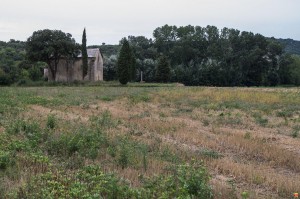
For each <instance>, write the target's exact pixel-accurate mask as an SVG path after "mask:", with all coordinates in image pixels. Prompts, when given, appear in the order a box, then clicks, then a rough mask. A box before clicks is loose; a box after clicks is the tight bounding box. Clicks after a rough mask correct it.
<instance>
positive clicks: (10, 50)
mask: <svg viewBox="0 0 300 199" xmlns="http://www.w3.org/2000/svg"><path fill="white" fill-rule="evenodd" d="M44 67H45V64H44V63H41V62H37V63H34V62H31V61H27V60H26V52H25V42H21V41H15V40H10V41H9V42H2V41H0V85H9V84H12V83H15V82H18V84H21V83H22V82H26V81H30V80H32V81H36V80H40V79H41V78H42V72H43V68H44Z"/></svg>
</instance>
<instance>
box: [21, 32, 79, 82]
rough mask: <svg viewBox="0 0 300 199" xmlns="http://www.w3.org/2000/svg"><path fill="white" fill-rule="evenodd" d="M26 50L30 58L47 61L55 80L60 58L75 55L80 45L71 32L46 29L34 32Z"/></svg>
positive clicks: (28, 40) (69, 57)
mask: <svg viewBox="0 0 300 199" xmlns="http://www.w3.org/2000/svg"><path fill="white" fill-rule="evenodd" d="M26 51H27V57H28V59H29V60H31V61H43V62H46V63H47V64H48V67H49V69H50V72H51V74H52V79H53V80H55V79H56V72H57V65H58V62H59V60H60V59H61V58H65V59H71V58H72V57H75V56H76V55H77V54H78V52H79V45H78V44H76V42H75V40H74V39H73V38H72V35H71V34H69V33H64V32H62V31H61V30H49V29H45V30H39V31H35V32H33V34H32V36H30V37H29V38H28V39H27V42H26Z"/></svg>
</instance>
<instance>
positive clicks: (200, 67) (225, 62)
mask: <svg viewBox="0 0 300 199" xmlns="http://www.w3.org/2000/svg"><path fill="white" fill-rule="evenodd" d="M82 43H83V44H84V45H82V46H80V45H79V44H77V43H76V42H75V40H74V39H73V38H72V35H71V34H69V33H64V32H62V31H60V30H47V29H46V30H39V31H35V32H34V33H33V34H32V36H30V37H29V38H28V40H27V41H26V42H20V41H15V40H11V41H9V42H0V84H1V85H9V84H11V83H14V82H20V81H24V80H32V81H36V80H42V75H43V73H42V72H43V68H44V67H48V68H49V69H50V70H51V74H52V75H55V70H56V64H55V63H56V62H57V61H58V60H59V59H60V58H61V57H62V56H63V57H64V58H66V57H67V58H68V59H73V58H74V57H76V56H77V55H78V53H79V51H80V50H81V51H82V52H83V55H85V53H84V52H85V51H86V48H85V45H86V32H85V29H84V32H83V39H82ZM281 43H282V42H281ZM281 43H279V42H278V40H276V39H275V38H266V37H264V36H263V35H260V34H253V33H251V32H246V31H239V30H236V29H229V28H223V29H218V28H217V27H215V26H206V27H200V26H191V25H188V26H180V27H177V26H169V25H164V26H162V27H158V28H156V29H155V30H154V31H153V38H146V37H144V36H128V37H127V38H123V39H121V40H120V43H119V45H105V44H104V43H103V44H102V45H101V46H92V47H93V48H94V47H99V48H100V51H101V52H102V55H103V57H104V79H105V80H107V81H110V80H119V81H120V82H121V83H123V84H125V83H127V82H128V81H140V80H141V74H143V81H146V82H180V83H183V84H185V85H192V86H198V85H205V86H276V85H279V84H289V85H300V58H299V56H297V55H291V54H288V53H285V52H284V46H283V45H282V44H281ZM83 58H85V59H86V55H85V56H83ZM53 60H54V62H53ZM83 63H86V61H84V62H83ZM83 67H84V68H86V64H84V66H83ZM83 73H86V70H83ZM83 75H84V74H83ZM54 79H55V78H54Z"/></svg>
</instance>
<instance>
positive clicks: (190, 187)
mask: <svg viewBox="0 0 300 199" xmlns="http://www.w3.org/2000/svg"><path fill="white" fill-rule="evenodd" d="M299 123H300V90H299V89H298V88H207V87H182V86H180V87H178V86H176V84H168V85H165V84H162V85H160V84H151V85H149V84H131V83H129V84H128V85H127V86H117V84H116V85H115V84H112V85H108V84H107V83H106V84H102V85H100V84H99V85H98V86H77V87H60V86H57V87H24V88H20V87H2V88H0V176H1V177H0V179H1V180H0V193H1V195H0V198H203V199H206V198H224V199H225V198H253V199H254V198H255V199H256V198H291V197H292V196H293V193H294V192H299V191H300V182H299V178H300V169H299V168H300V158H299V157H300V156H299V155H300V140H299V130H300V126H299Z"/></svg>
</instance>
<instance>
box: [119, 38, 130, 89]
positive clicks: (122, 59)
mask: <svg viewBox="0 0 300 199" xmlns="http://www.w3.org/2000/svg"><path fill="white" fill-rule="evenodd" d="M121 43H122V47H121V50H120V54H119V58H118V63H117V65H118V78H119V81H120V83H121V84H127V82H128V81H129V80H130V78H131V74H132V64H133V59H134V58H133V54H132V52H131V49H130V46H129V42H128V40H127V39H126V38H124V39H122V41H121Z"/></svg>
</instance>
